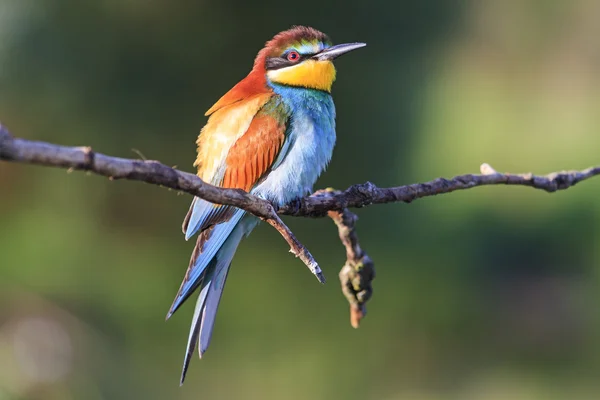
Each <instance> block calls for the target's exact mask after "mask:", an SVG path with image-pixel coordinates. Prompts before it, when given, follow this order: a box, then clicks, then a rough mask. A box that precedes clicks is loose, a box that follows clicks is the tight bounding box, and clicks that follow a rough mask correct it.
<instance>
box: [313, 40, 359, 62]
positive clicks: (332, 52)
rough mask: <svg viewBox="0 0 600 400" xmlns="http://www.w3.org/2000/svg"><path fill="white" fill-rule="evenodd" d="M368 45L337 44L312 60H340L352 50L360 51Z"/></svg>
mask: <svg viewBox="0 0 600 400" xmlns="http://www.w3.org/2000/svg"><path fill="white" fill-rule="evenodd" d="M366 45H367V44H366V43H344V44H337V45H335V46H331V47H328V48H326V49H325V50H323V51H321V52H319V53H317V54H315V55H314V56H312V58H313V59H314V60H318V61H331V60H333V59H335V58H338V57H339V56H341V55H342V54H346V53H348V52H349V51H352V50H356V49H360V48H361V47H365V46H366Z"/></svg>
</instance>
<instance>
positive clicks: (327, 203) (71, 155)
mask: <svg viewBox="0 0 600 400" xmlns="http://www.w3.org/2000/svg"><path fill="white" fill-rule="evenodd" d="M0 160H4V161H12V162H20V163H26V164H36V165H45V166H52V167H60V168H67V169H71V170H84V171H90V172H93V173H95V174H98V175H102V176H106V177H108V178H109V179H111V180H116V179H129V180H136V181H142V182H146V183H151V184H155V185H160V186H164V187H168V188H171V189H174V190H177V191H182V192H186V193H189V194H191V195H194V196H198V197H200V198H202V199H205V200H207V201H210V202H213V203H218V204H227V205H232V206H236V207H239V208H241V209H244V210H246V211H247V212H249V213H252V214H254V215H256V216H257V217H259V218H261V219H262V220H264V221H266V222H267V223H269V224H270V225H271V226H273V227H275V228H276V229H277V230H278V231H279V233H280V234H281V235H282V236H283V238H284V239H285V240H286V241H287V242H288V244H289V245H290V248H291V250H290V251H291V252H292V253H293V254H294V255H295V256H296V257H299V258H300V259H301V260H302V261H303V262H304V264H305V265H306V266H307V267H308V268H309V269H310V270H311V272H312V273H313V274H314V275H315V276H316V277H317V278H318V279H319V281H320V282H324V277H323V274H322V272H321V269H320V268H319V265H318V264H317V262H316V261H315V259H314V258H313V256H312V255H311V254H310V252H309V251H308V250H307V249H306V248H305V247H304V246H303V245H302V244H301V243H300V242H299V241H298V239H296V237H295V236H294V234H293V233H292V232H291V230H290V229H289V228H288V227H287V226H286V225H285V224H284V223H283V221H282V220H281V219H280V218H279V216H278V214H282V215H291V216H296V217H325V216H327V215H329V216H330V217H331V218H332V219H333V220H334V222H335V223H336V225H337V226H338V228H339V232H340V238H341V239H342V242H343V243H344V245H345V246H346V249H347V262H346V265H345V267H344V269H342V272H341V273H340V279H341V280H342V287H343V288H345V289H344V294H345V295H346V297H347V298H348V300H349V302H350V305H351V310H353V311H352V324H353V326H358V322H359V321H360V318H362V316H363V315H364V312H365V309H364V304H365V303H366V301H367V300H368V299H369V297H370V296H371V293H372V289H371V280H372V279H373V277H374V269H373V263H372V261H371V260H370V259H369V258H368V256H367V255H366V253H364V252H363V251H362V250H361V248H360V246H359V245H358V240H357V238H356V234H355V232H354V222H355V220H356V216H355V215H354V214H352V213H350V212H349V211H348V210H347V209H348V208H358V207H364V206H368V205H371V204H383V203H395V202H404V203H410V202H412V201H413V200H416V199H420V198H422V197H428V196H434V195H438V194H443V193H450V192H454V191H456V190H465V189H470V188H474V187H477V186H486V185H516V186H529V187H532V188H534V189H540V190H544V191H546V192H549V193H552V192H555V191H557V190H563V189H567V188H569V187H571V186H574V185H575V184H577V183H578V182H581V181H583V180H585V179H588V178H591V177H593V176H596V175H600V166H596V167H591V168H587V169H585V170H582V171H562V172H554V173H551V174H548V175H545V176H536V175H533V174H531V173H527V174H508V173H507V174H503V173H498V172H497V171H495V170H494V169H493V168H492V167H490V166H489V165H488V164H483V165H482V166H481V174H466V175H460V176H456V177H454V178H451V179H445V178H437V179H434V180H432V181H430V182H425V183H415V184H411V185H405V186H397V187H390V188H379V187H377V186H375V185H374V184H372V183H370V182H366V183H363V184H357V185H353V186H350V187H349V188H348V189H346V190H344V191H332V190H327V191H319V192H316V193H315V194H313V195H311V196H309V197H306V198H303V199H300V200H299V201H297V202H294V204H289V205H286V206H283V207H280V208H279V209H278V210H276V209H275V208H274V206H273V205H272V204H271V203H269V202H268V201H266V200H264V199H261V198H258V197H256V196H253V195H251V194H249V193H246V192H244V191H242V190H237V189H223V188H219V187H216V186H213V185H210V184H208V183H206V182H203V181H202V180H201V179H200V178H198V177H197V176H196V175H194V174H190V173H187V172H183V171H179V170H177V169H174V168H170V167H168V166H166V165H164V164H161V163H160V162H158V161H150V160H133V159H125V158H118V157H111V156H107V155H104V154H101V153H97V152H94V151H93V150H92V149H91V148H90V147H67V146H59V145H55V144H50V143H45V142H37V141H30V140H26V139H20V138H15V137H13V136H12V135H11V134H10V133H9V131H8V130H7V129H6V128H4V127H3V126H2V125H0ZM344 271H346V272H344ZM352 307H354V309H353V308H352Z"/></svg>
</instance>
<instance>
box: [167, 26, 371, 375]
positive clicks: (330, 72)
mask: <svg viewBox="0 0 600 400" xmlns="http://www.w3.org/2000/svg"><path fill="white" fill-rule="evenodd" d="M363 46H365V44H364V43H348V44H339V45H336V46H332V44H331V42H330V40H329V38H328V37H327V35H325V34H324V33H322V32H319V31H318V30H316V29H313V28H309V27H304V26H295V27H292V28H291V29H289V30H287V31H284V32H280V33H278V34H277V35H275V37H274V38H273V39H271V40H270V41H268V42H267V43H266V45H265V47H264V48H263V49H262V50H261V51H260V52H259V53H258V55H257V56H256V59H255V61H254V67H253V68H252V71H250V73H249V74H248V76H246V77H245V78H244V79H242V80H241V81H240V82H239V83H238V84H237V85H235V86H234V87H233V88H232V89H231V90H230V91H229V92H227V93H226V94H225V95H224V96H223V97H221V98H220V99H219V101H217V102H216V103H215V105H213V106H212V107H211V108H210V109H209V110H208V111H207V112H206V114H205V115H206V116H208V117H209V118H208V122H207V124H206V125H205V126H204V128H203V129H202V130H201V132H200V135H199V137H198V140H197V141H196V143H197V145H198V157H197V159H196V162H195V163H194V166H196V167H198V176H199V177H200V178H201V179H202V180H204V181H205V182H208V183H211V184H213V185H216V186H220V187H224V188H238V189H243V190H245V191H247V192H250V193H252V194H254V195H256V196H258V197H261V198H263V199H266V200H268V201H270V202H272V203H273V204H274V205H276V206H282V205H284V204H288V203H290V202H291V201H293V200H296V199H298V198H300V197H302V196H305V195H307V194H309V193H310V192H311V190H312V186H313V184H314V183H315V181H316V180H317V178H318V177H319V175H320V174H321V172H322V171H323V170H324V169H325V167H326V166H327V164H328V163H329V160H330V158H331V153H332V151H333V147H334V144H335V107H334V105H333V100H332V98H331V86H332V84H333V81H334V80H335V75H336V71H335V67H334V66H333V63H332V61H333V60H334V59H335V58H337V57H338V56H340V55H342V54H344V53H347V52H349V51H351V50H354V49H358V48H360V47H363ZM257 223H258V218H256V217H255V216H253V215H250V214H247V213H246V212H244V210H241V209H238V208H235V207H231V206H223V205H215V204H212V203H209V202H207V201H205V200H202V199H200V198H197V197H196V198H194V199H193V201H192V204H191V206H190V209H189V211H188V213H187V215H186V217H185V219H184V222H183V232H184V234H185V238H186V240H187V239H189V238H190V237H192V236H193V235H194V234H196V233H199V235H198V240H197V242H196V247H195V248H194V251H193V253H192V257H191V259H190V264H189V267H188V269H187V271H186V273H185V277H184V279H183V282H182V284H181V287H180V289H179V292H178V293H177V296H176V297H175V301H174V302H173V305H172V306H171V309H170V310H169V313H168V315H167V319H168V318H169V317H170V316H171V315H172V314H173V313H174V312H175V311H176V310H177V309H178V308H179V307H180V306H181V304H182V303H183V302H184V301H185V300H186V299H187V298H188V297H189V296H190V295H191V294H192V292H194V291H195V290H196V289H197V288H201V290H200V296H199V298H198V301H197V303H196V308H195V311H194V316H193V319H192V326H191V329H190V333H189V338H188V344H187V349H186V354H185V359H184V364H183V372H182V374H181V384H183V381H184V379H185V374H186V371H187V368H188V366H189V362H190V359H191V356H192V354H193V352H194V349H195V347H196V346H197V345H198V351H199V353H200V357H202V355H203V354H204V352H205V351H206V349H207V347H208V345H209V342H210V339H211V335H212V330H213V326H214V323H215V316H216V313H217V308H218V306H219V301H220V299H221V294H222V293H223V288H224V286H225V280H226V279H227V274H228V272H229V266H230V264H231V260H232V258H233V255H234V253H235V251H236V249H237V247H238V244H239V243H240V241H241V239H242V238H243V237H245V236H247V235H248V234H249V233H250V232H251V231H252V229H253V228H254V227H255V226H256V225H257Z"/></svg>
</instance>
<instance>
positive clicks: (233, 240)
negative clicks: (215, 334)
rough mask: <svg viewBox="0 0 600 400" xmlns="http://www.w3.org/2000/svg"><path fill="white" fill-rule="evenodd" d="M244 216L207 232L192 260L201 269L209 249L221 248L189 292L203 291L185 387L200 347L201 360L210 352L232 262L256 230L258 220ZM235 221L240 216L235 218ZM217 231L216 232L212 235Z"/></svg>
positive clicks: (187, 357)
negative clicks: (241, 244)
mask: <svg viewBox="0 0 600 400" xmlns="http://www.w3.org/2000/svg"><path fill="white" fill-rule="evenodd" d="M239 212H240V213H241V214H242V215H241V216H243V211H241V210H239ZM241 216H240V217H239V218H233V219H232V220H230V221H228V222H223V223H221V224H219V225H216V226H215V227H213V228H211V229H210V230H207V231H208V234H207V235H206V236H207V237H206V238H203V237H202V236H203V234H204V232H202V233H201V234H200V236H199V237H198V241H197V243H196V248H195V249H194V253H193V254H192V260H191V261H190V264H191V265H192V264H195V265H198V259H201V258H202V256H204V255H205V254H207V253H206V252H205V251H206V250H207V249H214V248H215V247H217V246H218V250H217V251H216V252H215V253H214V256H212V258H211V259H210V261H208V262H207V265H206V267H204V270H203V271H202V275H201V276H200V277H199V279H198V283H196V284H194V285H193V286H195V287H193V288H192V287H190V288H188V290H190V289H191V290H195V288H197V287H201V288H202V289H201V291H200V296H199V297H198V301H197V302H196V308H195V310H194V315H193V318H192V325H191V327H190V333H189V337H188V343H187V349H186V352H185V359H184V362H183V371H182V374H181V382H180V383H181V384H183V381H184V380H185V375H186V372H187V369H188V366H189V364H190V360H191V358H192V355H193V353H194V350H195V348H196V346H198V353H199V354H200V358H202V355H203V354H204V352H205V351H206V349H207V348H208V345H209V343H210V339H211V336H212V331H213V326H214V323H215V317H216V314H217V308H218V307H219V302H220V300H221V295H222V293H223V289H224V287H225V280H226V279H227V274H228V272H229V266H230V265H231V260H232V259H233V256H234V254H235V252H236V250H237V247H238V245H239V243H240V241H241V240H242V238H243V237H244V236H245V235H247V234H248V233H250V231H251V230H252V228H253V227H254V226H255V225H256V221H257V220H256V218H255V217H253V216H245V217H243V218H242V217H241ZM234 217H238V216H237V215H235V216H234ZM230 224H233V229H231V225H230ZM213 229H214V230H215V232H212V230H213ZM219 229H220V230H226V231H229V232H230V233H229V234H228V235H227V236H225V235H223V234H219V232H217V230H219ZM207 231H205V232H207ZM223 233H224V232H223ZM203 250H204V251H203ZM209 253H210V252H209ZM184 282H185V281H184ZM178 297H179V296H178ZM179 298H180V297H179ZM177 303H178V300H177V298H176V300H175V303H174V306H175V308H176V307H177V306H178V304H177ZM172 312H174V308H172V311H171V312H170V314H172ZM170 314H169V315H170Z"/></svg>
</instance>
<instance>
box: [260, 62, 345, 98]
mask: <svg viewBox="0 0 600 400" xmlns="http://www.w3.org/2000/svg"><path fill="white" fill-rule="evenodd" d="M267 77H268V78H269V80H270V81H271V82H273V83H279V84H282V85H289V86H298V87H305V88H311V89H318V90H324V91H327V92H331V85H333V81H335V67H334V66H333V63H332V62H331V61H317V60H306V61H304V62H302V63H300V64H298V65H294V66H291V67H285V68H281V69H275V70H271V71H268V72H267Z"/></svg>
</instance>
